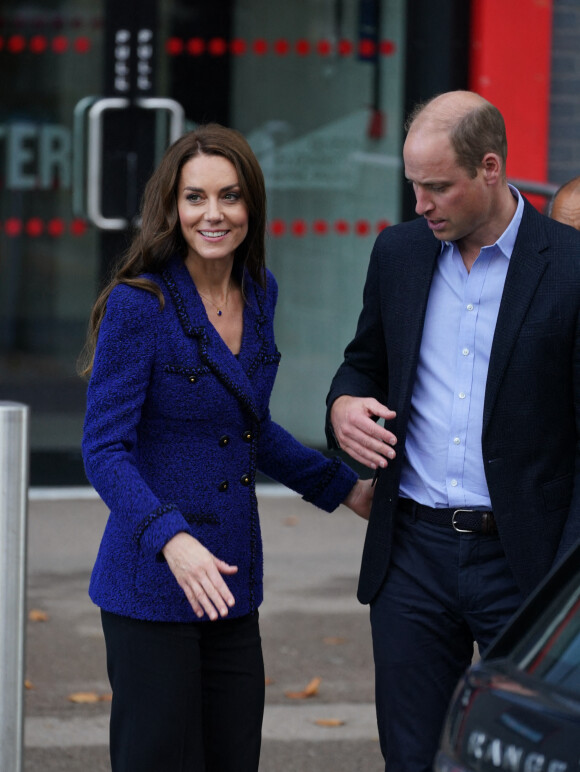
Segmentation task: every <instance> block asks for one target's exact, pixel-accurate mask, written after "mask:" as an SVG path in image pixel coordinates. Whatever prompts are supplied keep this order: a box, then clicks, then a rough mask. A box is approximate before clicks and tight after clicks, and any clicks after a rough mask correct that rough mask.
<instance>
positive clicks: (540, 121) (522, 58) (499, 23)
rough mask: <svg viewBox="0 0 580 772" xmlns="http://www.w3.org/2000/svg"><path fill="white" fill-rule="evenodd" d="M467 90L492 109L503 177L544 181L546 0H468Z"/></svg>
mask: <svg viewBox="0 0 580 772" xmlns="http://www.w3.org/2000/svg"><path fill="white" fill-rule="evenodd" d="M471 5H472V10H471V13H472V28H471V52H470V85H469V87H470V89H471V90H472V91H477V92H478V93H479V94H481V95H482V96H483V97H485V98H486V99H488V100H489V101H490V102H492V103H493V104H494V105H496V107H498V108H499V109H500V110H501V112H502V114H503V116H504V119H505V122H506V128H507V137H508V160H507V173H508V176H509V177H512V178H517V179H526V180H534V181H540V182H546V181H547V170H548V118H549V101H550V49H551V38H552V0H471Z"/></svg>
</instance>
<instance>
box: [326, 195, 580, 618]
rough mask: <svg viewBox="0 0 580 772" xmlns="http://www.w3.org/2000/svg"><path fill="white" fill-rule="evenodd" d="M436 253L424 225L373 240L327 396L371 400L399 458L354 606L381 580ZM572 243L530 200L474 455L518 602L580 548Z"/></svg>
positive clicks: (381, 496)
mask: <svg viewBox="0 0 580 772" xmlns="http://www.w3.org/2000/svg"><path fill="white" fill-rule="evenodd" d="M440 250H441V242H440V241H438V240H437V239H436V238H435V237H434V236H433V235H432V233H431V232H430V231H429V229H428V226H427V224H426V222H425V220H424V219H423V218H421V219H417V220H414V221H412V222H408V223H402V224H400V225H396V226H393V227H390V228H387V229H386V230H384V231H383V232H382V233H381V234H380V235H379V236H378V238H377V240H376V243H375V246H374V249H373V252H372V255H371V259H370V265H369V269H368V275H367V280H366V284H365V289H364V302H363V309H362V312H361V315H360V318H359V322H358V327H357V331H356V335H355V337H354V339H353V340H352V342H351V343H350V344H349V345H348V347H347V349H346V351H345V358H344V362H343V364H342V365H341V366H340V368H339V369H338V371H337V373H336V375H335V377H334V379H333V382H332V385H331V389H330V392H329V395H328V400H327V404H328V408H329V412H328V414H327V435H328V437H329V443H330V444H332V432H331V428H330V423H329V420H328V416H329V413H330V407H331V405H332V403H333V402H334V400H335V399H336V398H337V397H339V396H340V395H341V394H350V395H354V396H359V397H374V398H376V399H377V400H379V401H380V402H382V403H383V404H385V405H388V407H389V408H391V409H392V410H395V411H396V412H397V417H396V419H394V420H393V421H392V422H390V423H389V429H390V430H392V431H393V432H394V434H395V435H396V436H397V438H398V444H397V458H396V459H395V460H394V461H393V462H390V463H389V466H388V467H387V469H385V470H383V471H382V472H381V474H380V476H379V479H378V483H377V489H376V492H375V498H374V503H373V508H372V512H371V516H370V520H369V524H368V530H367V535H366V541H365V547H364V552H363V560H362V568H361V575H360V582H359V593H358V596H359V600H360V601H361V602H363V603H369V602H370V601H372V599H373V597H374V596H375V595H376V593H377V591H378V590H379V588H380V586H381V584H382V582H383V580H384V578H385V574H386V571H387V567H388V563H389V555H390V548H391V540H392V533H393V522H394V514H395V510H396V505H397V499H398V492H399V480H400V474H401V462H402V460H403V457H404V453H405V438H406V431H407V423H408V419H409V411H410V405H411V394H412V389H413V382H414V378H415V373H416V368H417V361H418V357H419V348H420V344H421V336H422V329H423V323H424V319H425V311H426V306H427V300H428V297H429V289H430V285H431V280H432V276H433V271H434V268H435V264H436V261H437V258H438V256H439V254H440ZM579 311H580V233H578V232H577V231H575V230H574V229H572V228H569V227H568V226H563V225H561V224H560V223H557V222H555V221H553V220H550V219H548V218H547V217H544V216H543V215H540V214H539V213H538V212H537V211H536V210H535V209H534V208H533V207H532V206H531V205H530V204H529V203H528V202H527V201H526V202H525V207H524V214H523V218H522V222H521V225H520V228H519V231H518V236H517V239H516V243H515V246H514V250H513V253H512V256H511V260H510V265H509V268H508V272H507V276H506V281H505V287H504V291H503V295H502V300H501V304H500V309H499V313H498V319H497V324H496V329H495V334H494V338H493V344H492V349H491V358H490V364H489V371H488V377H487V385H486V392H485V404H484V410H483V431H482V438H481V443H482V453H483V459H484V467H485V474H486V479H487V483H488V487H489V493H490V497H491V502H492V507H493V511H494V514H495V518H496V520H497V525H498V530H499V536H500V539H501V541H502V545H503V548H504V550H505V554H506V556H507V559H508V562H509V564H510V566H511V569H512V571H513V574H514V577H515V579H516V581H517V583H518V585H519V587H520V588H521V590H522V592H523V593H524V594H528V593H529V592H530V591H531V590H532V589H533V587H534V586H535V585H536V584H537V583H538V582H539V581H540V580H541V579H542V577H543V576H544V575H545V574H546V573H547V571H548V570H549V569H550V567H551V566H552V564H553V563H554V562H555V561H556V560H558V559H559V558H560V557H561V556H562V555H563V554H564V553H565V552H566V551H567V550H568V549H569V547H570V546H571V545H572V544H573V543H574V542H576V540H577V539H579V538H580V484H579V481H580V454H579V444H578V438H579V433H580V432H579V429H580V415H579V402H580V400H579V397H580V346H579V332H580V330H579V325H580V319H579Z"/></svg>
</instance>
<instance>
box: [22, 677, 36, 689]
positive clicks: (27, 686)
mask: <svg viewBox="0 0 580 772" xmlns="http://www.w3.org/2000/svg"><path fill="white" fill-rule="evenodd" d="M24 688H25V689H28V690H29V691H30V690H32V689H34V684H33V683H32V681H29V680H28V678H25V679H24Z"/></svg>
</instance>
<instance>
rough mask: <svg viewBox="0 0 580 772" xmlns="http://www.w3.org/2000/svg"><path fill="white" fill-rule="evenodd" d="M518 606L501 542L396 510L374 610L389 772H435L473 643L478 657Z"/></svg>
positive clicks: (379, 693)
mask: <svg viewBox="0 0 580 772" xmlns="http://www.w3.org/2000/svg"><path fill="white" fill-rule="evenodd" d="M522 600H523V598H522V595H521V593H520V591H519V589H518V587H517V585H516V583H515V580H514V577H513V574H512V572H511V570H510V567H509V565H508V562H507V560H506V557H505V554H504V552H503V549H502V546H501V542H500V540H499V538H498V537H497V536H480V535H479V534H475V533H456V532H455V531H454V530H453V529H452V528H445V527H443V526H439V525H432V524H431V523H426V522H424V521H421V520H414V518H412V517H411V516H409V515H407V514H405V513H401V512H399V513H398V515H397V522H396V527H395V534H394V540H393V547H392V553H391V562H390V564H389V570H388V573H387V577H386V580H385V583H384V585H383V587H382V588H381V590H380V592H379V593H378V595H377V596H376V598H375V599H374V600H373V602H372V604H371V626H372V633H373V650H374V657H375V678H376V704H377V719H378V727H379V736H380V740H381V750H382V752H383V756H384V757H385V770H386V772H431V770H432V769H433V761H434V756H435V753H436V751H437V746H438V744H439V735H440V733H441V728H442V725H443V720H444V718H445V713H446V710H447V706H448V704H449V701H450V699H451V695H452V694H453V690H454V688H455V685H456V684H457V682H458V680H459V678H460V676H461V674H462V673H463V671H464V670H465V668H466V667H467V666H468V665H469V664H470V662H471V660H472V657H473V643H474V641H477V643H478V644H479V648H480V651H482V652H483V651H484V650H485V648H486V647H487V646H488V645H489V644H490V643H491V641H492V640H493V638H494V637H495V636H496V635H497V634H498V633H499V632H500V630H501V629H502V627H503V626H504V625H505V624H506V623H507V621H508V620H509V618H510V617H511V615H512V614H513V613H514V612H515V611H516V610H517V609H518V607H519V606H520V604H521V602H522Z"/></svg>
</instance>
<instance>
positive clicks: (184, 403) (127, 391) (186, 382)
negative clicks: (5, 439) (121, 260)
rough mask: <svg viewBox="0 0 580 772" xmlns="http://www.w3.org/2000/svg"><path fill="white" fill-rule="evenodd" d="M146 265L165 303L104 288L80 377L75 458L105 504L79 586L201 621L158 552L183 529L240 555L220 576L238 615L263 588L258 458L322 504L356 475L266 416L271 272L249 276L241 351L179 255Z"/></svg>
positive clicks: (138, 609)
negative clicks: (217, 323) (90, 564)
mask: <svg viewBox="0 0 580 772" xmlns="http://www.w3.org/2000/svg"><path fill="white" fill-rule="evenodd" d="M148 278H151V279H153V280H154V281H155V282H156V283H157V284H158V285H159V287H160V288H161V290H162V292H163V295H164V297H165V307H164V308H163V309H161V308H160V304H159V300H158V299H157V298H156V297H155V295H153V294H152V293H150V292H147V291H146V290H142V289H136V288H134V287H129V286H127V285H124V284H121V285H119V286H117V287H115V289H114V290H113V292H112V293H111V295H110V296H109V299H108V302H107V310H106V315H105V318H104V319H103V322H102V326H101V329H100V332H99V339H98V344H97V350H96V356H95V364H94V369H93V373H92V376H91V380H90V383H89V387H88V393H87V412H86V418H85V426H84V436H83V457H84V461H85V468H86V472H87V476H88V478H89V480H90V482H91V483H92V485H93V486H94V487H95V489H96V491H97V492H98V493H99V495H100V496H101V497H102V499H103V501H104V502H105V503H106V504H107V506H108V507H109V509H110V515H109V519H108V521H107V525H106V528H105V532H104V535H103V539H102V542H101V546H100V549H99V553H98V556H97V560H96V563H95V566H94V569H93V573H92V577H91V583H90V589H89V593H90V596H91V598H92V599H93V601H94V602H95V603H96V604H97V605H99V606H101V608H103V609H105V610H106V611H110V612H113V613H117V614H121V615H124V616H130V617H134V618H138V619H148V620H159V621H174V622H196V621H199V620H198V618H197V617H196V616H195V614H194V613H193V611H192V609H191V607H190V605H189V603H188V601H187V599H186V597H185V595H184V593H183V591H182V590H181V588H180V587H179V585H178V584H177V582H176V580H175V578H174V577H173V574H172V573H171V571H170V570H169V568H168V566H167V563H166V562H165V560H164V558H163V556H162V553H161V549H162V547H163V546H164V545H165V544H166V543H167V541H168V540H169V539H171V538H172V537H173V536H175V534H177V533H179V532H180V531H185V532H187V533H191V534H192V535H193V536H195V538H196V539H199V541H200V542H201V543H202V544H204V545H205V546H206V547H207V548H208V549H209V550H210V551H211V552H212V553H213V554H214V555H216V556H217V557H219V558H221V559H222V560H225V561H227V562H228V563H230V564H234V565H237V566H238V573H237V574H235V575H233V576H227V577H224V578H225V581H226V582H227V584H228V586H229V587H230V589H231V591H232V593H233V595H234V597H235V599H236V604H235V606H234V608H233V609H232V610H231V611H230V616H232V617H235V616H241V615H243V614H248V613H250V612H252V611H254V610H255V609H256V608H257V607H258V606H259V604H260V603H261V601H262V575H263V557H262V542H261V536H260V524H259V519H258V508H257V501H256V492H255V477H256V470H257V469H259V470H261V471H262V472H263V473H265V474H266V475H268V476H269V477H271V478H273V479H275V480H277V481H279V482H281V483H283V484H285V485H287V486H288V487H290V488H292V489H293V490H295V491H297V492H298V493H300V494H301V495H302V496H303V497H304V499H306V500H307V501H310V502H312V503H313V504H315V505H316V506H318V507H320V508H322V509H324V510H327V511H332V510H333V509H334V508H336V507H337V506H338V505H339V503H340V502H341V501H343V500H344V499H345V498H346V496H347V494H348V493H349V491H350V489H351V488H352V486H353V485H354V483H355V481H356V479H357V476H356V474H355V473H354V472H353V471H352V470H351V469H350V468H349V467H348V466H346V465H345V464H343V463H342V462H341V461H340V460H339V459H337V458H335V459H332V460H329V459H327V458H325V457H324V456H323V455H322V454H321V453H318V452H317V451H315V450H312V449H310V448H306V447H304V446H303V445H302V444H300V443H299V442H298V441H297V440H295V439H294V438H293V437H292V436H291V435H290V434H289V433H288V432H286V431H285V430H284V429H283V428H282V427H281V426H279V425H278V424H276V423H274V422H273V421H272V420H271V417H270V412H269V407H268V404H269V399H270V394H271V391H272V387H273V385H274V380H275V377H276V372H277V368H278V364H279V361H280V354H279V352H278V350H277V348H276V344H275V341H274V330H273V317H274V308H275V305H276V298H277V285H276V282H275V279H274V277H273V276H272V274H271V273H269V272H268V275H267V288H266V291H265V292H264V291H263V290H262V289H261V288H260V287H259V286H257V285H256V284H255V283H254V282H253V281H252V280H251V279H250V278H249V277H248V276H246V281H245V292H246V297H247V302H246V306H245V309H244V331H243V339H242V346H241V351H240V354H239V356H238V357H236V356H234V355H233V354H232V353H231V351H230V350H229V349H228V347H227V346H226V345H225V343H224V342H223V340H222V339H221V337H220V336H219V335H218V333H217V332H216V330H215V328H214V327H213V325H212V324H211V323H210V322H209V320H208V317H207V315H206V312H205V309H204V306H203V303H202V301H201V298H200V297H199V295H198V293H197V290H196V288H195V285H194V283H193V281H192V280H191V278H190V275H189V273H188V271H187V269H186V268H185V265H184V263H183V260H182V259H181V258H178V257H175V258H173V259H172V261H171V262H170V263H169V265H168V266H167V268H166V269H165V270H164V272H163V273H162V274H161V275H153V274H151V275H149V276H148ZM202 621H203V620H202Z"/></svg>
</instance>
